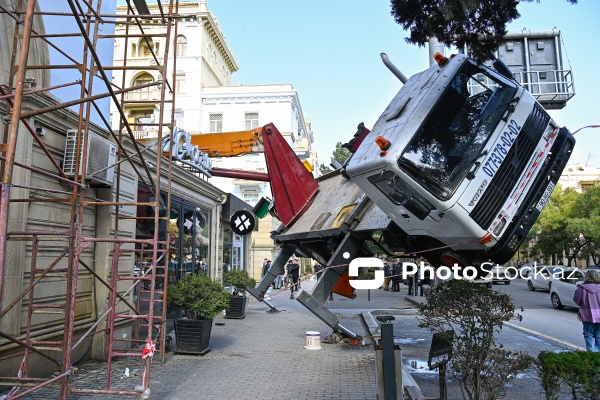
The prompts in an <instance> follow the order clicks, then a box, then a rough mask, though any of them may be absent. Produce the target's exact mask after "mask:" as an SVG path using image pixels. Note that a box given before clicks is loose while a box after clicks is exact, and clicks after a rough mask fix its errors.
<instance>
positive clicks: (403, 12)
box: [391, 0, 577, 62]
mask: <svg viewBox="0 0 600 400" xmlns="http://www.w3.org/2000/svg"><path fill="white" fill-rule="evenodd" d="M522 1H529V2H530V1H532V0H522ZM537 1H538V3H539V0H537ZM567 1H568V2H570V3H572V4H577V0H567ZM518 4H519V0H391V7H392V16H393V17H394V20H395V21H396V23H398V24H400V25H401V26H402V27H403V28H404V29H406V30H409V31H410V36H409V37H408V38H405V40H406V41H407V42H408V43H412V44H417V45H419V46H424V45H425V43H427V42H428V41H429V38H431V37H435V38H437V39H438V40H439V41H440V43H443V44H445V45H446V46H451V45H455V46H456V47H458V48H459V49H462V48H464V46H465V44H466V45H468V46H469V49H470V50H471V56H472V57H473V58H474V59H476V60H477V61H479V62H483V61H485V60H488V59H489V58H490V54H491V53H493V52H494V51H496V50H497V49H498V47H499V46H500V45H501V44H502V43H503V40H504V39H503V38H504V36H505V35H506V33H507V31H506V25H507V24H508V23H509V22H511V21H514V20H515V19H517V18H519V17H520V14H519V12H518V11H517V5H518Z"/></svg>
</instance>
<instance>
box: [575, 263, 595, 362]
mask: <svg viewBox="0 0 600 400" xmlns="http://www.w3.org/2000/svg"><path fill="white" fill-rule="evenodd" d="M573 301H574V302H575V303H576V304H577V305H578V306H579V312H578V313H577V317H578V318H579V319H580V320H581V322H582V323H583V339H584V340H585V348H586V350H587V351H595V352H600V273H598V271H596V270H593V269H592V270H589V271H588V272H587V274H585V281H584V282H583V283H582V284H581V285H579V286H578V287H577V289H575V294H574V295H573Z"/></svg>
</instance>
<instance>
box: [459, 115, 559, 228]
mask: <svg viewBox="0 0 600 400" xmlns="http://www.w3.org/2000/svg"><path fill="white" fill-rule="evenodd" d="M549 120H550V117H549V116H548V115H547V114H546V112H545V111H544V110H543V109H542V108H541V107H540V106H538V105H537V104H536V105H535V107H534V108H533V111H532V112H531V114H529V117H527V121H525V124H524V125H523V128H522V129H521V132H520V133H519V136H517V139H516V140H515V142H514V143H513V145H512V147H511V148H510V150H509V152H508V154H507V155H506V158H505V159H504V162H503V163H502V165H501V166H500V168H498V171H497V172H496V175H494V178H492V181H491V183H490V184H489V185H488V188H487V190H486V191H485V193H484V194H483V196H481V199H479V202H478V203H477V205H476V206H475V208H473V211H471V214H470V216H471V218H473V220H474V221H475V222H477V224H478V225H479V226H480V227H481V228H482V229H487V228H489V226H490V224H491V223H492V221H493V220H494V218H496V216H497V215H498V213H499V212H500V208H501V207H502V205H503V204H504V202H505V201H506V199H507V198H508V196H509V195H510V193H511V192H512V190H513V188H514V186H515V184H516V183H517V180H518V179H519V176H521V174H522V173H523V170H524V169H525V167H526V166H527V163H528V162H529V159H530V158H531V154H532V153H533V151H534V149H535V147H536V145H537V144H538V143H539V141H540V139H541V137H542V135H543V134H544V131H545V130H546V126H548V122H549Z"/></svg>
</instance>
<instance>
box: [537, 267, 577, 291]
mask: <svg viewBox="0 0 600 400" xmlns="http://www.w3.org/2000/svg"><path fill="white" fill-rule="evenodd" d="M537 268H538V269H535V270H534V272H532V273H531V274H530V275H529V277H528V278H527V287H528V288H529V290H536V289H544V290H550V288H551V287H552V281H553V279H554V278H556V277H560V276H562V275H563V274H565V273H566V272H570V271H573V268H569V267H565V266H564V265H545V266H542V267H539V266H538V267H537Z"/></svg>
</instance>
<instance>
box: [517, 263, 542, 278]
mask: <svg viewBox="0 0 600 400" xmlns="http://www.w3.org/2000/svg"><path fill="white" fill-rule="evenodd" d="M542 267H544V265H543V264H535V263H534V264H531V263H526V264H523V265H521V267H519V275H520V276H521V278H529V275H531V274H532V273H533V271H538V270H540V269H542Z"/></svg>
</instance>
